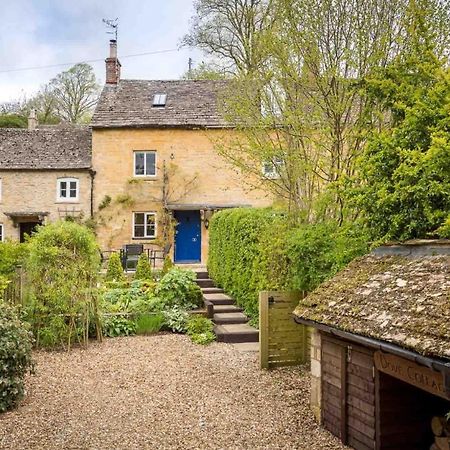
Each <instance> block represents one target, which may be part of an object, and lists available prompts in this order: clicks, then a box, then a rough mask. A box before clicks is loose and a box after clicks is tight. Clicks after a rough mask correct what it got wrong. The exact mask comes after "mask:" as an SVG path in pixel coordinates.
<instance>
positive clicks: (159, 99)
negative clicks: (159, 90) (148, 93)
mask: <svg viewBox="0 0 450 450" xmlns="http://www.w3.org/2000/svg"><path fill="white" fill-rule="evenodd" d="M166 100H167V94H155V95H154V96H153V106H155V107H160V108H161V107H164V106H166Z"/></svg>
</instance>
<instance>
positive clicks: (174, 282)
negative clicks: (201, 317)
mask: <svg viewBox="0 0 450 450" xmlns="http://www.w3.org/2000/svg"><path fill="white" fill-rule="evenodd" d="M195 280H196V275H195V273H194V272H193V271H191V270H183V269H179V268H178V267H174V268H172V269H171V270H170V271H169V272H168V273H167V274H166V275H164V276H163V277H162V278H161V280H160V282H159V283H158V285H157V287H156V290H155V294H156V296H157V297H159V298H160V299H161V301H162V302H163V303H164V305H165V307H166V308H172V307H180V308H182V309H193V308H197V307H199V306H200V305H201V303H202V300H203V298H202V292H201V289H200V288H199V286H198V285H197V283H196V282H195Z"/></svg>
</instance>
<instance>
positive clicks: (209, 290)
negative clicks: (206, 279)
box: [201, 287, 223, 294]
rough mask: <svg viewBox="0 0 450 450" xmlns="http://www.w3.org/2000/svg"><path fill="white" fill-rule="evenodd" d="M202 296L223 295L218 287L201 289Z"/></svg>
mask: <svg viewBox="0 0 450 450" xmlns="http://www.w3.org/2000/svg"><path fill="white" fill-rule="evenodd" d="M201 290H202V292H203V294H223V289H221V288H218V287H207V288H201Z"/></svg>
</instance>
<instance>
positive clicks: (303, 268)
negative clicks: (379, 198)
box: [208, 209, 368, 323]
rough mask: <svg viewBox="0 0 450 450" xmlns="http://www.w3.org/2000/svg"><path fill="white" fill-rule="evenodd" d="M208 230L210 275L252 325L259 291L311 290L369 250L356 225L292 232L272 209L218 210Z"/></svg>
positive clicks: (296, 228)
mask: <svg viewBox="0 0 450 450" xmlns="http://www.w3.org/2000/svg"><path fill="white" fill-rule="evenodd" d="M209 229H210V238H209V256H208V270H209V274H210V275H211V277H212V278H213V279H214V280H215V281H216V283H218V284H219V285H220V286H221V287H223V288H224V289H225V290H226V291H227V292H229V293H230V294H231V295H232V296H233V297H234V298H235V299H236V302H237V303H238V304H239V305H240V306H241V307H243V308H244V310H245V313H246V314H247V315H248V316H250V318H251V319H252V323H255V321H257V318H258V296H259V291H261V290H291V289H297V290H303V291H311V290H313V289H315V288H316V287H317V286H318V285H319V284H320V283H321V282H322V281H324V280H325V279H327V278H329V277H331V276H332V275H333V274H334V273H335V272H336V271H337V270H339V269H340V268H342V267H343V266H344V265H345V264H347V263H348V262H350V261H351V260H352V259H353V258H354V257H356V256H358V255H361V254H364V253H365V252H367V250H368V244H367V241H368V238H367V236H366V235H365V234H364V233H363V232H362V231H361V230H360V229H358V228H357V227H355V226H350V225H348V226H341V227H339V226H338V225H337V224H336V223H334V222H325V223H320V224H315V225H298V226H294V227H293V226H292V225H291V224H290V223H289V222H288V220H287V218H286V217H285V216H284V215H282V214H280V213H277V212H275V211H273V210H271V209H235V210H226V211H221V212H219V213H217V214H215V215H214V216H213V218H212V220H211V224H210V228H209Z"/></svg>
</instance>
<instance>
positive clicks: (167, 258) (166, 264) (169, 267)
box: [161, 255, 174, 276]
mask: <svg viewBox="0 0 450 450" xmlns="http://www.w3.org/2000/svg"><path fill="white" fill-rule="evenodd" d="M173 267H174V265H173V262H172V260H171V259H170V256H169V255H166V256H165V258H164V264H163V268H162V271H161V275H162V276H164V275H165V274H166V273H168V272H170V270H172V268H173Z"/></svg>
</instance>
